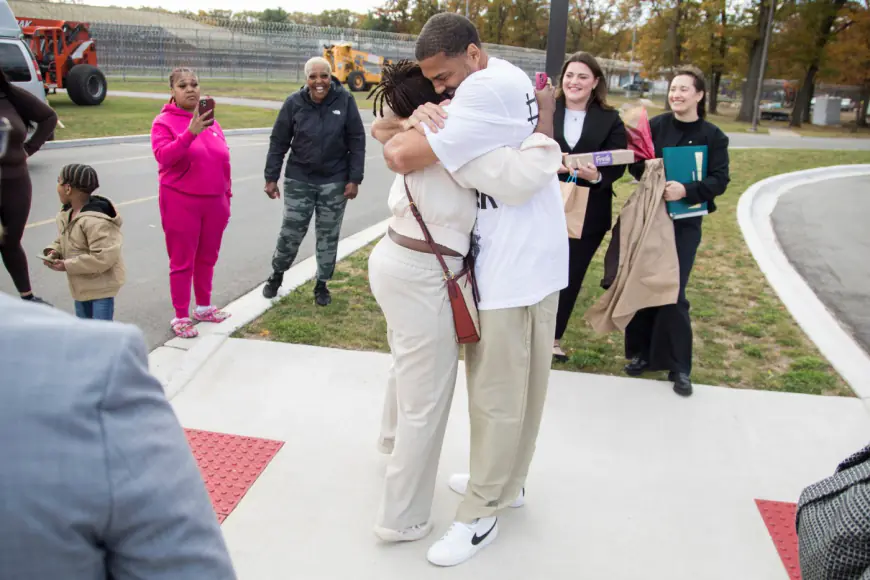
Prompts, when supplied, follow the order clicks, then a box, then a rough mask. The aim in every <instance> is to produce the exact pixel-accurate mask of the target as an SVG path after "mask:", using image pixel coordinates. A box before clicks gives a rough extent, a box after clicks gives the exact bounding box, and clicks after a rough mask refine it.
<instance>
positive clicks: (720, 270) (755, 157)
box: [237, 150, 870, 396]
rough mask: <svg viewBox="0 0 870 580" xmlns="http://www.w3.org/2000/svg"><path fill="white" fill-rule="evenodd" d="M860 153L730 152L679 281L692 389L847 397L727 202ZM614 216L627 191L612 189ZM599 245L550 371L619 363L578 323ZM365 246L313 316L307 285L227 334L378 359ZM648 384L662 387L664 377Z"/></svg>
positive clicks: (869, 157) (380, 336) (597, 266)
mask: <svg viewBox="0 0 870 580" xmlns="http://www.w3.org/2000/svg"><path fill="white" fill-rule="evenodd" d="M868 162H870V153H868V152H840V151H777V150H736V151H732V153H731V176H732V181H731V185H730V187H729V190H728V192H727V193H726V194H725V195H724V196H722V197H720V198H719V200H720V201H718V202H717V204H718V206H719V211H718V212H717V213H715V214H713V215H712V216H710V217H708V218H707V219H705V220H704V237H703V241H702V242H701V246H700V248H699V249H698V257H697V261H696V263H695V268H694V270H693V272H692V279H691V281H690V283H689V288H688V297H689V300H690V302H691V304H692V318H693V325H694V337H695V340H694V349H695V351H694V362H695V370H694V373H693V378H694V379H695V380H696V381H697V382H698V383H702V384H712V385H723V386H730V387H735V388H744V389H764V390H772V391H788V392H798V393H811V394H824V395H843V396H849V395H852V393H851V391H850V390H849V388H848V387H847V386H846V384H845V383H844V382H843V380H842V379H841V378H840V377H839V376H838V375H837V374H836V372H835V371H834V370H833V369H832V368H831V367H830V365H829V364H828V363H827V362H826V361H825V360H824V359H823V358H822V357H821V355H820V354H819V352H818V350H817V349H816V348H815V346H814V345H813V344H812V343H811V342H810V341H809V339H808V338H807V337H806V336H805V335H804V334H803V332H802V331H801V330H800V328H799V327H798V326H797V324H796V323H795V321H794V320H793V319H792V318H791V316H790V315H789V313H788V311H787V310H786V309H785V307H784V306H783V305H782V303H781V302H780V301H779V299H778V298H777V296H776V294H775V293H774V292H773V290H772V289H771V288H770V286H768V284H767V281H766V280H765V278H764V277H763V275H762V274H761V272H760V271H759V269H758V267H757V265H756V263H755V261H754V260H753V258H752V256H751V254H750V253H749V249H748V248H747V247H746V245H745V244H744V241H743V237H742V235H741V233H740V229H739V227H738V225H737V216H736V210H737V200H738V198H739V197H740V195H741V194H742V193H743V192H744V191H745V190H746V189H747V188H748V187H749V186H750V185H751V184H753V183H755V182H757V181H759V180H761V179H764V178H766V177H770V176H773V175H778V174H781V173H787V172H791V171H797V170H800V169H807V168H812V167H818V166H826V165H840V164H848V163H868ZM616 191H617V195H618V200H617V202H616V203H615V204H614V209H615V210H616V211H618V210H619V208H621V206H622V204H623V203H624V202H625V200H626V199H627V198H628V196H629V195H630V194H631V192H632V191H633V186H632V185H631V184H630V183H629V179H628V178H623V180H622V181H621V182H620V183H619V184H618V185H617V188H616ZM608 241H609V237H608V238H607V239H605V241H604V243H603V244H602V247H601V249H600V251H599V253H598V255H597V256H596V258H595V260H594V261H593V263H592V266H591V267H590V270H589V273H588V274H587V277H586V283H585V285H584V288H583V290H582V292H581V294H580V297H579V298H578V301H577V306H576V308H575V310H574V317H573V319H572V321H571V323H570V325H569V328H568V331H567V333H566V335H565V337H564V339H563V346H564V347H565V348H566V350H568V351H569V352H570V360H569V361H568V362H567V363H565V364H558V365H556V366H555V368H558V369H562V370H570V371H583V372H590V373H599V374H609V375H618V374H621V369H622V366H623V365H624V364H625V360H624V358H623V337H622V335H620V334H618V333H615V334H609V335H604V336H599V335H596V334H595V333H594V332H593V331H592V329H591V328H590V327H589V326H588V325H587V324H586V322H585V321H584V320H583V318H582V315H583V313H584V312H585V311H586V309H587V308H589V306H591V305H592V304H593V303H594V302H595V301H596V300H597V299H598V297H599V296H600V295H601V294H602V293H603V290H602V289H601V288H600V286H599V282H600V280H601V277H602V274H603V268H602V258H603V255H604V250H605V249H606V247H607V243H608ZM370 248H371V247H369V248H365V249H363V250H360V251H359V252H357V253H356V254H354V255H352V256H351V257H349V258H348V259H346V260H344V261H343V262H341V263H340V264H339V265H338V268H337V270H336V274H335V279H334V281H333V282H332V283H331V287H332V289H333V304H332V306H330V307H329V308H319V307H317V306H315V305H314V302H313V300H312V290H313V283H309V284H306V285H304V286H302V287H300V288H299V289H298V290H297V291H295V292H293V293H291V294H290V295H288V296H286V297H285V298H284V299H282V300H281V301H280V302H279V303H278V304H277V305H276V306H275V307H274V308H272V309H271V310H269V311H268V312H266V313H265V314H264V315H263V316H262V317H261V318H260V319H258V320H256V321H254V322H253V323H251V324H250V325H248V326H247V327H245V328H243V329H241V330H240V331H239V332H238V333H237V336H239V337H244V338H254V339H261V340H275V341H282V342H292V343H301V344H312V345H316V346H328V347H337V348H344V349H356V350H375V351H382V352H388V351H389V347H388V346H387V342H386V324H385V322H384V319H383V316H382V315H381V312H380V309H379V308H378V305H377V303H376V302H375V300H374V298H373V297H372V295H371V293H370V292H369V285H368V280H367V276H366V271H367V259H368V253H369V251H370ZM650 377H651V378H659V379H662V380H665V379H666V375H665V373H658V374H651V375H650Z"/></svg>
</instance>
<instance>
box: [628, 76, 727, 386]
mask: <svg viewBox="0 0 870 580" xmlns="http://www.w3.org/2000/svg"><path fill="white" fill-rule="evenodd" d="M668 103H669V104H670V106H671V112H668V113H664V114H662V115H659V116H657V117H654V118H652V119H650V129H651V130H652V139H653V144H654V145H655V150H656V157H657V158H661V157H662V156H663V153H662V150H663V149H665V148H669V147H700V146H706V149H707V158H706V159H704V160H703V161H704V163H705V165H706V167H705V168H704V171H702V172H700V175H698V174H696V179H695V180H692V179H688V180H684V181H686V182H684V183H680V182H678V181H668V182H667V185H666V186H665V195H664V197H665V200H666V201H668V202H678V201H680V200H683V201H685V202H687V203H688V204H689V205H691V206H695V205H697V204H703V203H705V202H706V204H707V213H713V212H715V211H716V203H715V201H714V200H715V198H716V197H717V196H719V195H722V194H723V193H725V189H726V188H727V187H728V182H729V181H730V178H729V176H728V137H726V136H725V134H724V133H723V132H722V130H721V129H719V127H717V126H716V125H713V124H712V123H710V122H708V121H707V120H706V119H705V116H706V103H707V91H706V84H705V82H704V74H703V73H702V72H701V71H700V69H698V68H696V67H693V66H687V67H683V68H680V69H679V70H677V71H676V75H675V76H674V79H673V80H672V81H671V85H670V89H669V91H668ZM643 171H644V163H643V162H639V163H635V164H633V165H631V166H629V172H630V173H631V174H632V175H634V176H635V177H637V178H640V176H641V175H642V174H643ZM699 178H700V179H699ZM671 205H672V206H675V205H676V204H673V203H672V204H671ZM674 217H675V219H674V234H675V238H676V244H677V258H678V260H679V264H680V293H679V296H678V298H677V303H676V304H669V305H667V306H659V307H656V308H646V309H643V310H640V311H639V312H638V313H637V314H635V316H634V318H633V319H632V321H631V323H629V325H628V328H626V330H625V356H626V358H628V359H630V361H631V362H629V363H628V364H627V365H626V366H625V372H626V373H627V374H628V375H631V376H639V375H641V374H643V373H644V372H647V371H668V372H669V374H668V379H669V380H671V381H673V383H674V391H675V392H676V393H677V394H679V395H682V396H686V397H688V396H689V395H691V394H692V380H691V373H692V322H691V319H690V318H689V301H688V300H686V284H687V283H688V281H689V273H690V272H691V271H692V266H693V264H694V263H695V253H696V252H697V250H698V245H699V244H700V243H701V223H702V221H703V217H702V216H701V215H695V216H691V217H680V216H678V215H677V216H674Z"/></svg>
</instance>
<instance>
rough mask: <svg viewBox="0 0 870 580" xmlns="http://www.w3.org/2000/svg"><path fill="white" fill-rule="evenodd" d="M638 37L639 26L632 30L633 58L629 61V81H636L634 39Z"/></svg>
mask: <svg viewBox="0 0 870 580" xmlns="http://www.w3.org/2000/svg"><path fill="white" fill-rule="evenodd" d="M636 37H637V27H634V28H633V29H632V31H631V60H630V61H629V63H628V83H629V84H631V83H633V82H634V41H635V38H636Z"/></svg>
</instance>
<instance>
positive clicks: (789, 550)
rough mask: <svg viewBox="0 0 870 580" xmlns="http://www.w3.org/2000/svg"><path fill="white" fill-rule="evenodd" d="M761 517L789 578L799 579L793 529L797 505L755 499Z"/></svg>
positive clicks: (794, 530)
mask: <svg viewBox="0 0 870 580" xmlns="http://www.w3.org/2000/svg"><path fill="white" fill-rule="evenodd" d="M755 505H757V506H758V511H760V512H761V518H762V519H763V520H764V523H765V525H766V526H767V531H768V532H770V537H771V538H772V539H773V544H774V545H775V546H776V551H777V552H779V557H780V559H781V560H782V563H783V565H784V566H785V570H786V572H788V577H789V578H790V579H791V580H801V568H800V560H799V559H798V537H797V530H796V529H795V514H796V513H797V505H796V504H793V503H786V502H782V501H768V500H763V499H757V500H755Z"/></svg>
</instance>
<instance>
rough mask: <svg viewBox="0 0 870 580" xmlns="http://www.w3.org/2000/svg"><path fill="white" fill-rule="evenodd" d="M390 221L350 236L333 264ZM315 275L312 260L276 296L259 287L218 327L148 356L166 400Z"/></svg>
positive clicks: (302, 264)
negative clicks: (268, 295)
mask: <svg viewBox="0 0 870 580" xmlns="http://www.w3.org/2000/svg"><path fill="white" fill-rule="evenodd" d="M389 221H390V220H389V219H386V220H384V221H382V222H379V223H377V224H375V225H373V226H370V227H368V228H366V229H364V230H362V231H361V232H357V233H355V234H352V235H349V236H347V237H346V238H344V239H342V240H341V241H339V243H338V254H337V256H336V261H339V260H343V259H344V258H346V257H348V256H349V255H351V254H353V253H354V252H356V251H357V250H359V249H361V248H363V247H365V246H367V245H368V244H370V243H371V242H373V241H374V240H376V239H377V238H379V237H380V236H382V235H384V234H385V233H386V231H387V224H388V223H389ZM316 274H317V262H316V259H315V257H314V256H311V257H309V258H307V259H305V260H303V261H301V262H299V263H298V264H296V265H295V266H293V267H292V268H290V269H289V270H288V271H287V272H286V273H285V274H284V284H283V285H282V286H281V289H280V290H279V291H278V296H277V297H276V298H275V299H273V300H269V299H267V298H263V294H262V291H263V286H264V284H265V282H264V283H262V284H260V285H258V286H257V287H256V288H254V289H253V290H251V291H250V292H248V293H247V294H245V295H243V296H242V297H240V298H238V299H236V300H234V301H233V302H231V303H230V304H228V305H227V306H226V308H224V310H225V311H226V312H228V313H230V314H232V316H231V317H230V318H229V319H227V320H226V321H224V322H222V323H220V324H199V325H197V328H198V329H199V331H200V335H199V336H198V337H197V338H193V339H181V338H173V339H172V340H169V341H168V342H166V343H165V344H163V345H162V346H158V347H157V348H155V349H154V350H152V351H151V352H150V353H149V354H148V363H149V367H150V368H151V372H152V374H154V376H156V377H157V378H158V379H159V380H160V382H161V383H162V384H163V388H164V391H165V392H166V397H167V398H168V399H169V400H172V399H173V398H174V397H176V396H177V395H178V394H179V393H181V392H182V391H183V390H184V388H185V387H186V386H187V385H188V383H190V381H191V380H192V379H193V378H194V377H195V376H196V374H197V373H198V372H199V370H200V369H202V367H203V366H204V365H205V364H206V363H207V362H208V360H209V359H210V358H211V356H212V355H213V354H214V353H216V352H217V351H218V350H219V349H220V347H221V346H222V345H223V344H224V342H226V340H227V339H229V338H230V335H232V333H234V332H235V331H237V330H238V329H240V328H241V327H243V326H245V325H246V324H248V323H250V322H251V321H253V320H255V319H256V318H258V317H259V316H260V315H262V314H263V313H264V312H266V311H267V310H269V309H270V308H271V307H272V306H273V305H274V304H275V302H277V301H278V300H280V299H281V298H283V297H284V296H286V295H287V294H290V293H291V292H293V291H294V290H295V289H296V288H298V287H299V286H301V285H302V284H305V283H306V282H308V281H309V280H311V279H312V278H314V276H315V275H316Z"/></svg>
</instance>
